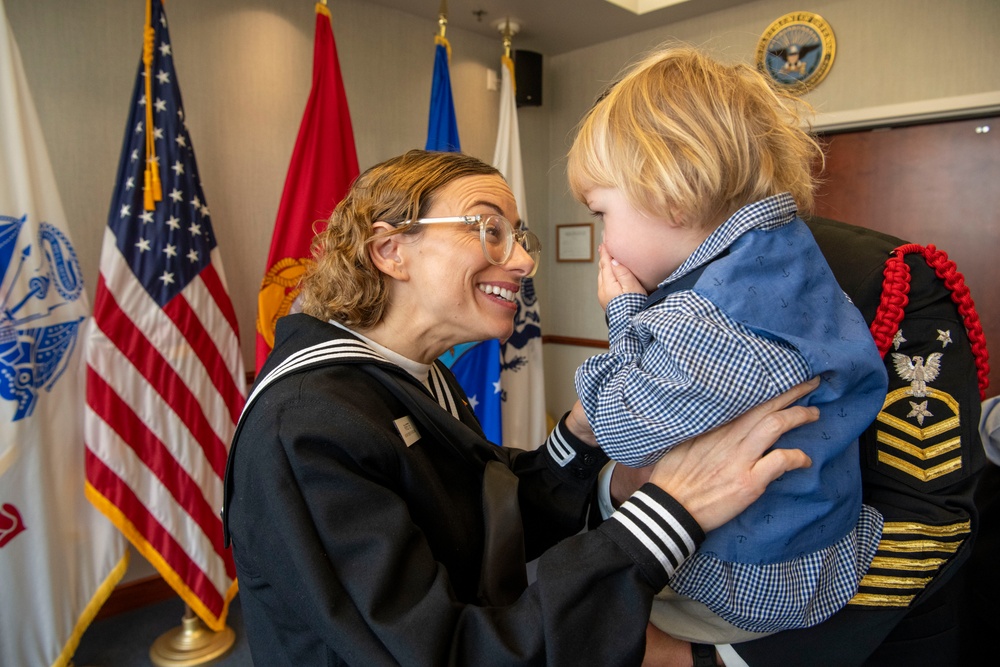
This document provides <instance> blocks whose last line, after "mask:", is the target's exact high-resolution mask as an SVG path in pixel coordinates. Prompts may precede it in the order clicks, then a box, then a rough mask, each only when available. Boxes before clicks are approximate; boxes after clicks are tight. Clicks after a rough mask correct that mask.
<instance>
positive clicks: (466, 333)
mask: <svg viewBox="0 0 1000 667" xmlns="http://www.w3.org/2000/svg"><path fill="white" fill-rule="evenodd" d="M489 213H494V214H500V215H502V216H504V217H505V218H507V219H508V220H510V221H511V222H512V223H513V224H514V226H515V227H516V226H518V220H519V218H518V213H517V204H516V203H515V201H514V196H513V194H512V193H511V191H510V188H509V187H508V185H507V183H506V182H505V181H504V180H503V179H502V178H501V177H499V176H465V177H463V178H459V179H456V180H454V181H451V182H450V183H448V184H447V185H445V186H444V187H442V188H441V189H440V190H438V191H437V192H436V193H435V195H434V203H433V204H432V205H431V206H430V208H429V209H428V210H427V212H426V215H425V217H427V218H439V217H450V216H460V215H476V214H483V215H485V214H489ZM398 253H399V256H400V260H401V262H402V265H403V267H404V268H405V270H406V274H407V280H406V281H405V282H401V283H399V284H398V285H397V289H396V290H394V298H393V300H392V302H391V304H390V307H389V312H388V313H387V315H388V316H389V317H391V318H394V319H397V321H399V317H400V315H402V316H403V317H404V318H405V320H406V321H409V322H411V323H412V325H413V327H414V332H415V333H417V334H418V335H421V336H423V337H424V340H425V342H426V343H427V344H428V345H429V347H430V348H433V349H438V351H437V352H435V353H434V356H437V355H438V354H441V353H443V352H444V351H446V350H447V349H449V348H450V347H453V346H455V345H458V344H461V343H466V342H470V341H478V340H487V339H490V338H499V339H501V340H505V339H506V338H508V337H509V336H510V335H511V333H512V332H513V330H514V314H515V313H516V312H517V303H516V302H515V300H514V295H515V294H516V293H517V292H518V290H520V287H521V279H522V278H524V277H526V276H527V275H528V274H529V273H531V269H532V267H533V266H534V264H533V262H532V260H531V258H530V257H529V256H528V254H527V253H526V252H525V251H524V249H523V248H521V247H520V246H519V245H517V244H515V246H514V252H513V254H512V255H511V258H510V259H509V260H508V261H507V262H506V263H505V264H503V265H501V266H497V265H495V264H491V263H490V262H489V260H488V259H487V258H486V257H485V256H484V254H483V250H482V246H481V243H480V240H479V226H478V225H465V224H462V223H454V224H452V223H442V224H430V225H425V226H424V228H423V230H422V232H421V233H420V234H419V235H417V236H415V237H412V240H409V239H408V240H405V241H401V242H400V245H399V248H398Z"/></svg>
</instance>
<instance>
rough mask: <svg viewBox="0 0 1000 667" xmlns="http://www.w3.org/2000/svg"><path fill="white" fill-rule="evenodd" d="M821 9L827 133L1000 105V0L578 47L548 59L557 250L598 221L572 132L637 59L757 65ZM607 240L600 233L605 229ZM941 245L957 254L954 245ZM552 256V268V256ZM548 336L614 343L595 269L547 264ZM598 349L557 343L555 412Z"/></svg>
mask: <svg viewBox="0 0 1000 667" xmlns="http://www.w3.org/2000/svg"><path fill="white" fill-rule="evenodd" d="M794 10H805V11H811V12H814V13H816V14H819V15H820V16H822V17H823V18H824V19H826V21H827V22H828V23H829V24H830V25H831V27H832V29H833V32H834V34H835V36H836V40H837V54H836V59H835V61H834V65H833V67H832V69H831V70H830V73H829V74H828V75H827V77H826V79H825V80H824V81H823V82H822V83H821V84H820V85H819V86H818V87H817V88H816V89H814V90H813V91H812V92H811V93H809V94H808V95H807V96H806V99H807V100H808V101H809V102H810V104H812V105H813V106H814V107H815V108H816V109H817V111H818V112H819V114H820V115H819V117H818V118H817V124H818V125H829V124H832V123H831V121H834V120H836V121H840V120H844V119H850V120H854V121H857V120H864V119H876V118H883V117H887V116H892V115H898V114H902V115H908V114H910V113H917V112H924V111H927V110H930V111H936V110H944V109H948V108H951V107H956V106H965V105H976V106H978V105H980V104H992V105H993V108H994V110H995V109H996V108H1000V67H997V66H996V65H995V64H994V62H993V60H994V58H993V54H995V53H997V52H998V50H1000V2H997V0H950V1H949V2H940V1H938V0H811V1H810V2H807V3H793V4H789V3H788V2H787V1H785V0H760V1H759V2H751V3H748V4H745V5H741V6H738V7H734V8H732V9H728V10H724V11H720V12H716V13H713V14H709V15H706V16H702V17H699V18H695V19H691V20H689V21H684V22H681V23H677V24H674V25H672V26H669V27H667V28H658V29H655V30H650V31H647V32H644V33H641V34H638V35H633V36H631V37H627V38H622V39H617V40H614V41H610V42H606V43H603V44H598V45H595V46H590V47H587V48H584V49H579V50H577V51H574V52H572V53H568V54H563V55H559V56H556V57H552V58H549V59H547V62H546V67H547V69H546V72H545V76H546V86H547V90H546V97H545V100H546V102H545V105H546V107H547V113H548V114H549V126H550V144H549V159H550V168H549V211H548V215H549V217H548V220H547V223H548V225H549V236H548V238H547V240H548V241H549V243H548V245H549V248H552V247H554V236H553V234H554V229H555V226H556V225H558V224H566V223H572V222H586V221H588V220H590V218H589V217H588V212H587V211H586V209H585V208H584V207H583V206H581V205H580V204H578V203H577V202H575V201H574V200H573V199H572V197H570V196H569V195H568V193H567V188H566V179H565V168H564V163H563V157H564V156H565V153H566V151H567V150H568V149H569V146H570V143H571V142H572V136H573V129H574V127H575V125H576V123H577V122H578V121H579V119H580V117H581V116H582V115H583V114H584V113H585V112H586V111H587V109H588V108H589V106H590V104H591V103H592V102H593V100H594V99H595V97H596V96H597V95H598V94H599V93H600V92H601V90H602V89H603V87H604V86H606V85H607V84H608V83H609V82H611V81H613V80H614V79H615V78H616V76H617V74H618V73H619V71H620V70H621V69H622V68H623V67H624V66H625V65H626V64H627V63H628V62H630V61H632V60H634V59H635V58H636V57H637V56H638V55H639V54H641V53H643V52H645V51H646V50H648V49H651V48H653V47H655V46H656V45H658V44H660V43H662V42H664V41H667V40H681V41H685V42H689V43H692V44H695V45H701V46H705V47H708V48H710V49H712V50H713V51H714V52H715V53H716V54H718V55H719V56H720V57H723V58H725V59H729V60H744V61H747V62H752V61H753V58H754V53H755V50H756V47H757V42H758V40H759V38H760V35H761V34H762V33H763V32H764V31H765V30H766V29H767V27H768V25H769V24H770V23H771V22H772V21H773V20H775V19H777V18H778V17H780V16H782V15H784V14H786V13H788V12H790V11H794ZM596 227H597V231H596V236H597V237H598V238H600V226H599V225H596ZM938 244H939V245H941V246H943V247H947V240H946V239H941V240H940V241H939V242H938ZM546 259H551V255H550V253H546ZM539 275H540V276H541V278H540V279H539V283H543V284H542V285H540V287H539V293H540V295H541V297H540V298H541V304H542V323H543V332H544V333H545V334H548V335H562V336H571V337H578V338H591V339H604V338H606V336H607V329H606V327H605V324H604V317H603V313H602V312H601V309H600V306H599V305H598V304H597V299H596V297H595V296H594V294H595V288H596V264H589V265H581V264H555V263H553V262H548V263H547V264H546V265H545V268H544V269H543V270H542V271H541V272H540V273H539ZM598 351H599V350H594V349H591V350H586V348H567V347H566V346H561V345H559V346H556V345H547V346H546V347H545V354H546V365H545V374H546V396H547V407H548V410H549V412H550V413H552V414H556V415H558V414H560V413H561V412H562V411H564V410H567V409H569V407H570V406H571V405H572V401H573V400H574V398H575V397H574V394H573V386H572V374H573V370H574V368H575V367H576V365H578V364H579V363H580V361H581V360H582V359H583V358H585V357H586V356H587V355H588V354H593V353H596V352H598Z"/></svg>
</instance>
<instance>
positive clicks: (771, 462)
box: [616, 378, 819, 532]
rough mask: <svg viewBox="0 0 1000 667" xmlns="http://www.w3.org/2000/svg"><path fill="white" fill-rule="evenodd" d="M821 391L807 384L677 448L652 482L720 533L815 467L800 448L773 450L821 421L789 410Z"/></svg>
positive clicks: (811, 412)
mask: <svg viewBox="0 0 1000 667" xmlns="http://www.w3.org/2000/svg"><path fill="white" fill-rule="evenodd" d="M818 386H819V378H813V379H812V380H810V381H809V382H803V383H802V384H800V385H797V386H795V387H792V388H791V389H789V390H788V391H786V392H785V393H783V394H781V395H780V396H776V397H775V398H772V399H771V400H770V401H767V402H766V403H762V404H761V405H758V406H757V407H755V408H752V409H751V410H749V411H747V412H746V413H744V414H743V415H741V416H739V417H737V418H736V419H734V420H733V421H731V422H729V423H728V424H725V425H723V426H720V427H719V428H717V429H715V430H712V431H709V432H708V433H704V434H702V435H699V436H698V437H696V438H693V439H692V440H689V441H687V442H685V443H682V444H680V445H677V446H676V447H674V448H673V449H671V450H670V451H669V452H667V454H666V456H664V457H663V458H662V459H660V460H659V461H658V462H657V463H656V464H655V465H654V466H653V471H652V474H651V475H650V478H649V481H650V482H652V483H653V484H656V485H657V486H658V487H660V488H661V489H663V490H664V491H666V492H667V493H669V494H670V495H671V496H673V497H674V498H675V499H676V500H677V502H679V503H680V504H681V505H683V506H684V508H685V509H686V510H687V511H688V512H689V513H690V514H691V516H692V517H694V520H695V521H697V522H698V525H700V526H701V527H702V530H704V531H705V532H708V531H710V530H713V529H715V528H718V527H719V526H721V525H722V524H724V523H726V522H727V521H729V520H730V519H732V518H733V517H735V516H736V515H737V514H739V513H740V512H742V511H743V510H745V509H746V508H747V507H749V506H750V505H751V504H752V503H753V502H754V501H755V500H757V498H759V497H760V495H761V494H762V493H764V489H765V488H766V487H767V485H768V484H770V483H771V482H773V481H774V480H776V479H777V478H778V477H780V476H781V475H783V474H784V473H786V472H788V471H789V470H795V469H797V468H807V467H809V466H810V465H812V460H811V459H810V458H809V457H808V456H807V455H806V454H805V452H803V451H802V450H800V449H774V450H772V451H770V452H767V450H768V448H769V447H771V445H773V444H774V443H775V442H776V441H777V440H778V438H779V437H780V436H781V435H782V434H783V433H786V432H787V431H790V430H792V429H793V428H796V427H798V426H802V425H803V424H808V423H809V422H814V421H816V420H817V419H818V418H819V410H818V409H816V408H813V407H802V406H795V407H791V408H789V407H786V406H788V405H789V404H791V403H793V402H795V401H797V400H798V399H800V398H802V397H803V396H805V395H806V394H808V393H809V392H811V391H812V390H813V389H815V388H816V387H818ZM783 408H784V409H783ZM765 452H767V453H766V454H765ZM618 467H621V466H618ZM616 472H617V471H616Z"/></svg>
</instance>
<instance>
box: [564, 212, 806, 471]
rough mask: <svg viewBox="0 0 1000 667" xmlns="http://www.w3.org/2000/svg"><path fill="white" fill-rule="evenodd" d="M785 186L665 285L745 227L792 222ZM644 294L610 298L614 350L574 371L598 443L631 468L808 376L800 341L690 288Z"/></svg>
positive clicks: (716, 235)
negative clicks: (762, 329)
mask: <svg viewBox="0 0 1000 667" xmlns="http://www.w3.org/2000/svg"><path fill="white" fill-rule="evenodd" d="M795 215H796V207H795V201H794V200H793V199H792V197H791V196H790V195H788V194H787V193H786V194H781V195H776V196H773V197H769V198H767V199H764V200H762V201H759V202H756V203H754V204H750V205H748V206H745V207H743V208H741V209H740V210H738V211H737V212H736V213H735V214H734V215H733V216H732V217H730V218H729V219H728V220H727V221H726V222H724V223H723V224H722V225H721V226H720V227H719V228H718V229H716V230H715V231H714V232H713V233H712V234H711V235H710V236H709V237H708V238H707V239H705V241H704V242H702V244H701V245H700V246H698V248H697V249H695V251H694V252H693V253H692V254H691V256H690V257H688V259H687V260H686V261H685V262H684V263H683V264H682V265H681V266H680V267H679V268H678V269H677V270H676V271H675V272H674V273H673V274H672V275H671V276H670V277H669V278H667V279H666V280H665V281H664V282H663V283H661V285H666V284H668V283H671V282H673V281H675V280H678V279H679V278H682V277H683V276H685V275H686V274H687V273H689V272H690V271H692V270H694V269H696V268H698V267H699V266H701V265H703V264H705V263H707V262H709V261H711V260H712V259H714V258H715V257H717V256H718V255H719V254H720V253H721V252H723V251H724V250H725V249H726V248H728V247H729V246H730V245H731V244H732V243H733V242H734V241H736V239H738V238H739V237H740V236H741V235H743V234H745V233H746V232H748V231H750V230H753V229H765V230H766V229H774V228H777V227H780V226H782V225H786V224H788V223H789V222H791V221H792V220H793V219H794V218H795ZM645 301H646V297H645V295H642V294H621V295H619V296H617V297H615V298H614V299H612V300H611V302H610V303H609V304H608V312H607V314H608V323H609V329H610V331H609V343H610V350H609V352H608V353H606V354H601V355H597V356H595V357H592V358H590V359H588V360H587V361H586V362H584V364H583V365H582V366H581V367H580V368H579V369H578V370H577V373H576V390H577V393H578V394H579V396H580V400H581V402H582V403H583V407H584V410H585V412H586V414H587V419H588V420H589V421H590V424H591V426H592V427H593V429H594V433H595V435H596V436H597V441H598V442H599V443H600V445H601V447H602V449H604V451H605V452H607V454H608V456H610V457H611V458H612V459H615V460H616V461H620V462H622V463H624V464H625V465H629V466H642V465H648V464H650V463H653V462H655V461H656V460H658V459H659V458H660V457H661V456H663V455H664V454H665V453H666V452H667V451H669V449H670V448H671V447H673V446H674V445H677V444H679V443H681V442H684V441H686V440H688V439H690V438H692V437H694V436H696V435H698V434H700V433H704V432H706V431H708V430H711V429H712V428H715V427H716V426H719V425H721V424H724V423H726V422H728V421H729V420H731V419H733V418H735V417H737V416H738V415H740V414H742V413H743V412H746V411H747V410H748V409H749V408H751V407H753V406H755V405H759V404H760V403H763V402H764V401H766V400H767V399H769V398H771V397H773V396H776V395H778V394H780V393H781V392H783V391H785V390H787V389H789V388H791V387H792V386H794V385H796V384H798V383H799V382H803V381H805V380H807V379H808V378H809V375H810V373H809V365H808V363H807V362H806V360H805V358H804V357H803V356H802V355H801V354H799V352H797V351H796V350H795V349H794V348H792V347H791V346H789V345H786V344H783V343H782V342H781V341H776V340H771V339H765V338H762V337H761V336H759V335H757V334H755V333H754V332H752V331H750V330H749V329H748V328H747V327H745V326H743V325H741V324H739V323H738V322H736V321H734V320H733V319H732V318H730V317H729V316H727V315H726V314H725V313H723V312H722V311H721V310H720V309H719V308H717V307H716V306H715V305H714V304H713V303H711V302H710V301H709V300H708V299H706V298H705V297H703V296H700V295H698V294H696V293H694V292H693V291H691V290H681V291H679V292H675V293H673V294H671V295H669V296H668V297H667V298H666V299H664V300H663V301H661V302H659V303H658V304H656V305H654V306H652V307H650V308H648V309H645V310H643V308H642V307H643V304H644V303H645Z"/></svg>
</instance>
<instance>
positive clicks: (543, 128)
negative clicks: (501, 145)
mask: <svg viewBox="0 0 1000 667" xmlns="http://www.w3.org/2000/svg"><path fill="white" fill-rule="evenodd" d="M5 4H6V8H7V14H8V19H9V22H10V25H11V28H12V30H13V31H14V36H15V39H16V40H17V42H18V46H19V47H20V50H21V55H22V60H23V61H24V66H25V70H26V72H27V76H28V81H29V84H30V86H31V88H32V93H33V95H34V98H35V104H36V106H37V107H38V112H39V116H40V120H41V124H42V129H43V131H44V133H45V137H46V141H47V143H48V146H49V153H50V155H51V158H52V161H53V167H54V169H55V173H56V180H57V183H58V186H59V190H60V193H61V196H62V199H63V204H64V206H65V208H66V211H67V216H68V217H69V226H70V232H71V234H72V235H73V240H74V243H75V244H76V246H77V251H78V253H79V255H80V258H81V263H82V266H83V271H84V278H85V280H86V282H87V285H88V288H89V289H90V295H91V297H93V286H94V285H95V284H96V278H97V271H98V261H99V253H100V239H101V234H102V231H103V228H104V225H105V223H106V220H107V214H108V206H109V204H110V201H111V194H112V189H113V186H114V179H115V175H116V172H117V167H118V157H119V152H120V150H121V144H122V137H123V134H124V132H125V122H126V120H127V117H128V111H129V109H128V107H129V102H130V97H131V94H132V86H133V84H134V82H135V75H136V70H137V67H138V64H139V57H140V54H141V48H142V26H143V22H144V20H145V2H143V0H74V1H73V2H64V1H62V0H6V2H5ZM313 6H314V5H313V3H312V2H309V0H296V1H291V0H211V1H210V2H206V1H204V0H172V1H170V2H168V3H166V12H167V17H168V19H169V21H170V36H171V41H172V42H173V52H174V63H175V66H176V69H177V77H178V79H179V82H180V86H181V93H182V95H183V99H184V107H185V111H186V114H187V123H188V127H189V129H190V131H191V138H192V141H193V143H194V147H195V154H196V157H197V160H198V167H199V171H200V172H201V177H202V185H203V187H204V190H205V197H206V199H207V200H208V205H209V208H210V210H211V215H212V224H213V227H214V229H215V232H216V235H217V237H218V241H219V247H220V249H221V252H222V258H223V263H224V265H225V270H226V277H227V282H228V284H229V289H230V292H231V294H232V297H233V301H234V304H235V307H236V312H237V315H238V318H239V324H240V332H241V334H242V339H243V346H242V347H243V350H244V358H245V359H246V362H247V367H248V368H251V367H252V366H253V344H254V336H253V332H254V328H253V327H254V315H255V310H256V298H257V289H258V287H259V285H260V280H261V277H262V276H263V272H264V268H265V267H264V263H265V260H266V258H267V251H268V247H269V245H270V240H271V231H272V229H273V226H274V219H275V215H276V213H277V208H278V202H279V201H280V198H281V192H282V188H283V186H284V181H285V173H286V171H287V169H288V161H289V159H290V157H291V152H292V147H293V145H294V143H295V137H296V134H297V132H298V127H299V122H300V120H301V118H302V112H303V110H304V109H305V103H306V99H307V97H308V94H309V87H310V83H311V76H312V49H313V34H314V30H315V12H314V11H313ZM329 7H330V10H331V13H332V15H333V22H332V24H333V32H334V37H335V39H336V42H337V50H338V53H339V57H340V63H341V71H342V74H343V78H344V85H345V88H346V91H347V97H348V103H349V105H350V108H351V117H352V122H353V126H354V135H355V141H356V144H357V149H358V161H359V163H360V165H361V168H362V169H364V168H366V167H368V166H371V165H372V164H374V163H376V162H378V161H380V160H383V159H385V158H388V157H391V156H393V155H397V154H399V153H402V152H403V151H405V150H407V149H410V148H423V146H424V141H425V139H426V136H427V115H428V107H429V104H430V86H431V75H432V72H433V65H434V35H435V34H436V33H437V30H438V26H437V22H436V21H428V20H424V19H418V18H415V17H413V16H410V15H408V14H403V13H401V12H398V11H394V10H389V9H385V8H382V7H380V6H378V5H375V4H372V3H370V2H363V1H361V0H331V2H330V3H329ZM447 36H448V38H449V40H450V42H451V45H452V51H453V56H452V61H451V77H452V87H453V89H454V91H455V101H456V114H457V116H458V122H459V134H460V136H461V139H462V147H463V148H464V149H465V151H466V152H468V153H471V154H473V155H475V156H477V157H479V158H482V159H484V160H487V161H489V160H492V158H493V147H494V144H495V142H496V132H497V110H498V106H499V93H497V92H495V91H490V90H487V87H486V78H487V72H486V70H487V68H493V69H494V70H497V71H499V66H500V65H499V63H500V55H501V53H502V44H501V41H500V35H499V34H497V37H496V39H489V38H484V37H482V36H481V35H477V34H472V33H469V32H466V31H461V30H457V29H449V30H448V33H447ZM515 46H516V44H515ZM544 114H545V110H544V109H543V108H542V109H525V110H524V112H523V113H522V114H521V133H522V142H523V143H524V145H525V146H542V147H544V146H547V145H548V135H547V120H546V118H545V115H544ZM546 164H547V162H546V161H545V160H544V159H542V160H534V161H531V162H529V163H528V164H527V165H526V167H525V169H526V175H525V176H526V179H527V180H528V181H529V185H528V192H527V201H528V202H529V206H530V203H531V202H536V203H537V206H538V207H539V211H538V212H539V217H541V213H542V208H543V207H544V206H545V205H546V202H547V197H548V195H547V191H546V188H547V184H548V180H547V178H546V176H545V174H544V171H543V170H544V169H545V167H546ZM528 217H529V218H531V217H532V216H531V215H530V212H529V215H528Z"/></svg>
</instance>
